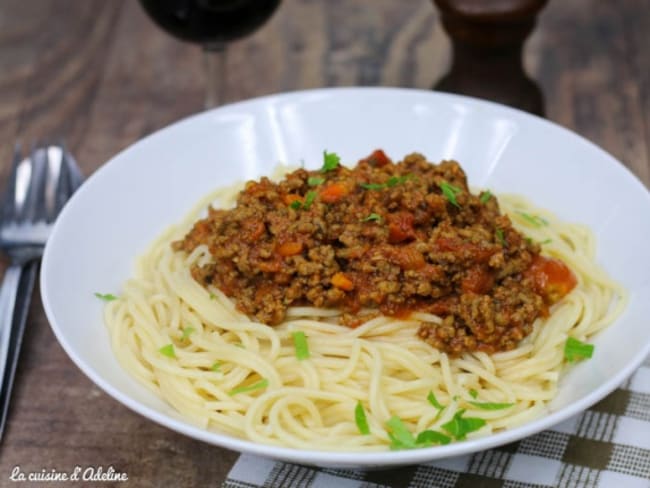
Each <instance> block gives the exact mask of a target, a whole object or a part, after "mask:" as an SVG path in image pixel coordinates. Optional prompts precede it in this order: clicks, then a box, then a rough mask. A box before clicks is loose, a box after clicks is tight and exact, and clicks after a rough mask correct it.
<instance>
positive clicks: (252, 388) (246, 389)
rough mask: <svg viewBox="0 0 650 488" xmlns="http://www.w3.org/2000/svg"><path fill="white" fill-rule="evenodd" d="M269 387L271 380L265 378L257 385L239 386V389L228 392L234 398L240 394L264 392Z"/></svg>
mask: <svg viewBox="0 0 650 488" xmlns="http://www.w3.org/2000/svg"><path fill="white" fill-rule="evenodd" d="M267 386H269V380H267V379H266V378H263V379H261V380H260V381H258V382H257V383H253V384H252V385H247V386H238V387H237V388H233V389H232V390H230V391H229V392H228V395H230V396H233V395H238V394H239V393H248V392H249V391H255V390H263V389H264V388H266V387H267Z"/></svg>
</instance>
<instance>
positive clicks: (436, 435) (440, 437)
mask: <svg viewBox="0 0 650 488" xmlns="http://www.w3.org/2000/svg"><path fill="white" fill-rule="evenodd" d="M386 426H387V427H388V428H389V430H390V432H389V433H388V437H389V438H390V440H391V444H390V448H391V449H392V450H399V449H414V448H416V447H428V446H432V445H434V444H449V443H450V442H451V439H450V438H449V437H448V436H446V435H445V434H443V433H441V432H436V431H434V430H424V431H422V432H420V433H419V434H418V436H417V437H414V436H413V434H412V433H411V432H410V431H409V430H408V429H407V428H406V425H404V422H402V420H401V419H400V418H399V417H397V416H396V415H393V416H392V417H391V418H390V420H388V422H386Z"/></svg>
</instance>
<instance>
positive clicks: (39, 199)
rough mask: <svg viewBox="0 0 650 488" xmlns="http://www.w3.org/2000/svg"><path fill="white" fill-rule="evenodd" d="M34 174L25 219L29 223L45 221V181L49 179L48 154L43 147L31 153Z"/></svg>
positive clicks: (34, 149) (28, 192) (26, 204)
mask: <svg viewBox="0 0 650 488" xmlns="http://www.w3.org/2000/svg"><path fill="white" fill-rule="evenodd" d="M31 164H32V174H31V182H30V185H29V189H28V191H27V197H26V200H25V208H24V211H23V217H24V218H25V219H26V220H28V221H32V222H33V221H36V220H41V219H43V220H44V219H45V199H44V198H43V196H44V194H45V180H46V179H47V178H46V177H47V152H46V151H45V149H44V148H43V147H40V146H39V147H34V148H33V149H32V153H31Z"/></svg>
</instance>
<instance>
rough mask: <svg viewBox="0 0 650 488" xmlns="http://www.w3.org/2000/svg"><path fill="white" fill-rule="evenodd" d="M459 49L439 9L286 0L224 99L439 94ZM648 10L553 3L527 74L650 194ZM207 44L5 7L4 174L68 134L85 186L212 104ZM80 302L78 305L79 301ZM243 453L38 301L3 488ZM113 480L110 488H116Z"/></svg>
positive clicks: (209, 461) (112, 3)
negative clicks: (123, 399)
mask: <svg viewBox="0 0 650 488" xmlns="http://www.w3.org/2000/svg"><path fill="white" fill-rule="evenodd" d="M449 45H450V44H449V41H448V40H447V38H446V36H445V34H444V32H443V31H442V29H441V27H440V23H439V21H438V18H437V14H436V12H435V9H434V8H433V6H432V4H431V2H430V1H428V0H409V1H395V0H285V2H284V3H283V5H282V6H281V8H280V10H279V11H278V12H277V13H276V15H275V16H274V17H273V19H272V20H271V21H270V22H269V23H268V24H267V25H266V26H265V27H264V28H263V29H262V30H260V31H258V32H257V33H256V34H255V35H253V36H252V37H250V38H248V39H246V40H244V41H240V42H237V43H235V44H233V45H232V46H231V48H230V50H229V54H228V60H227V85H226V87H225V92H226V98H227V100H228V101H235V100H241V99H246V98H251V97H256V96H259V95H265V94H269V93H276V92H283V91H289V90H296V89H305V88H313V87H322V86H345V85H382V86H404V87H415V88H422V89H428V88H430V87H431V86H432V85H433V83H434V82H435V81H436V80H438V79H439V78H440V77H441V76H442V75H443V74H444V73H445V72H446V70H447V67H448V65H449V58H450V53H449ZM648 46H650V2H649V1H648V0H620V1H617V2H603V1H600V0H566V1H565V0H555V1H551V2H550V4H549V6H548V7H547V8H546V10H545V11H544V12H543V14H542V15H541V17H540V18H539V24H538V28H537V29H536V31H535V33H534V35H533V36H532V37H531V39H530V40H529V42H528V44H527V47H526V52H525V66H526V68H527V70H528V72H529V74H530V75H531V76H532V78H534V79H536V80H537V81H538V82H539V84H540V86H541V88H542V90H543V92H544V95H545V99H546V114H547V117H548V118H549V119H551V120H553V121H555V122H557V123H559V124H561V125H564V126H566V127H568V128H570V129H573V130H574V131H576V132H578V133H579V134H582V135H583V136H585V137H587V138H589V139H591V140H592V141H594V142H595V143H596V144H598V145H600V146H602V147H603V148H604V149H606V150H607V151H609V152H610V153H612V154H613V155H614V156H615V157H616V158H618V159H619V160H621V161H622V162H624V163H625V164H626V165H627V166H628V167H629V168H630V169H631V170H632V171H633V172H634V173H635V174H636V175H637V176H638V177H639V178H640V179H641V180H642V181H643V182H644V183H646V185H647V184H650V56H648V54H647V48H648ZM202 68H203V66H202V59H201V53H200V51H199V49H198V48H197V47H196V46H193V45H189V44H183V43H180V42H178V41H176V40H174V39H172V38H171V37H169V36H168V35H166V34H164V33H163V32H161V31H160V30H158V29H157V28H156V27H155V26H154V25H153V24H152V23H151V22H150V21H149V19H148V18H147V17H145V15H144V13H143V12H142V10H141V9H140V7H139V5H138V4H137V2H135V1H126V0H84V1H76V2H71V1H69V0H67V1H66V0H3V1H2V3H0V142H1V144H0V162H1V163H0V172H1V177H2V180H3V181H5V180H6V178H7V172H8V168H9V162H10V160H11V155H12V150H13V144H14V142H15V141H16V140H18V139H20V140H22V141H23V142H24V143H27V142H29V141H32V140H34V139H37V138H43V137H47V136H58V137H63V138H64V139H65V140H66V142H67V144H68V146H69V147H70V148H71V150H72V151H73V152H74V154H75V155H76V156H77V159H78V160H79V162H80V165H81V167H82V169H83V170H84V173H85V174H86V175H88V174H90V173H92V172H93V171H95V170H96V169H97V168H98V167H99V166H100V165H102V164H103V163H105V162H106V161H107V160H108V159H109V158H110V157H111V156H112V155H114V154H115V153H117V152H118V151H120V150H121V149H123V148H125V147H126V146H128V145H129V144H131V143H133V142H135V141H136V140H138V139H139V138H141V137H142V136H145V135H147V134H149V133H151V132H152V131H155V130H157V129H159V128H161V127H163V126H165V125H167V124H169V123H170V122H173V121H175V120H178V119H180V118H182V117H185V116H187V115H190V114H192V113H195V112H197V111H199V110H201V108H202V99H203V90H204V86H203V72H202ZM71 306H72V302H71ZM236 457H237V454H236V453H234V452H230V451H227V450H224V449H220V448H218V447H211V446H208V445H206V444H203V443H200V442H198V441H195V440H192V439H189V438H186V437H183V436H181V435H178V434H176V433H174V432H171V431H169V430H167V429H165V428H163V427H159V426H158V425H155V424H153V423H151V422H149V421H147V420H145V419H144V418H142V417H140V416H138V415H136V414H134V413H132V412H131V411H130V410H127V409H126V408H125V407H123V406H122V405H120V404H118V403H117V402H116V401H114V400H113V399H111V398H109V397H108V396H107V395H105V394H104V393H103V392H101V391H100V390H99V389H98V388H97V387H96V386H94V384H92V383H91V382H90V381H89V380H88V379H87V378H86V377H85V376H84V375H83V374H82V373H81V372H80V371H79V370H78V369H77V368H76V367H75V366H74V365H73V364H72V362H71V361H70V360H69V359H68V357H67V356H66V354H65V353H64V352H63V350H62V349H61V347H60V346H59V345H58V343H57V342H56V340H55V338H54V336H53V334H52V331H51V330H50V327H49V326H48V323H47V320H46V318H45V314H44V312H43V309H42V306H41V302H40V297H39V295H38V293H37V294H36V295H35V299H34V301H33V304H32V307H31V311H30V317H29V319H28V324H27V333H26V337H25V343H24V347H23V352H22V357H21V361H20V365H19V370H18V374H17V378H16V385H15V389H14V398H13V402H12V407H11V410H10V412H9V424H8V427H7V431H6V433H5V437H4V440H3V442H2V445H0V486H7V485H8V484H10V483H9V481H8V479H9V475H10V474H11V470H12V469H13V468H14V467H15V466H20V468H21V469H22V470H23V471H25V472H28V471H36V472H40V471H41V470H42V469H47V470H51V469H56V470H57V471H71V470H72V469H73V468H74V467H75V466H77V465H78V466H81V467H87V466H95V467H98V466H102V467H104V468H107V467H108V466H113V467H114V468H115V469H116V470H117V471H121V472H125V473H127V474H128V477H129V483H127V484H120V486H125V485H128V486H138V487H158V486H208V485H210V486H217V485H218V484H219V483H220V481H221V480H223V479H224V478H225V476H226V473H227V472H228V470H229V468H230V466H231V465H232V463H233V461H234V460H235V459H236ZM109 485H110V484H102V486H109Z"/></svg>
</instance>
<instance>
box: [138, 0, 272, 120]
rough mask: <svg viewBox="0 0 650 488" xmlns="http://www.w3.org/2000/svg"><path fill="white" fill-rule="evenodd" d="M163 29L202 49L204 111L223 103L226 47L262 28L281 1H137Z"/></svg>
mask: <svg viewBox="0 0 650 488" xmlns="http://www.w3.org/2000/svg"><path fill="white" fill-rule="evenodd" d="M140 4H141V5H142V7H143V8H144V10H145V11H146V12H147V14H148V15H149V16H150V17H151V18H152V19H153V21H154V22H155V23H156V24H158V26H160V27H161V28H162V29H163V30H165V31H167V32H168V33H170V34H171V35H173V36H174V37H176V38H178V39H181V40H183V41H189V42H196V43H199V44H201V45H202V46H203V52H204V59H205V71H206V78H207V79H206V91H205V108H212V107H215V106H216V105H218V104H219V103H220V102H221V101H222V96H221V93H222V89H223V76H224V67H225V54H226V44H227V43H228V42H230V41H232V40H235V39H239V38H242V37H245V36H247V35H249V34H251V33H252V32H254V31H255V30H256V29H258V28H259V27H261V26H262V25H263V24H264V23H265V22H266V21H267V20H268V19H269V18H270V17H271V16H272V15H273V12H275V10H276V8H277V7H278V5H279V4H280V0H140Z"/></svg>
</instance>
